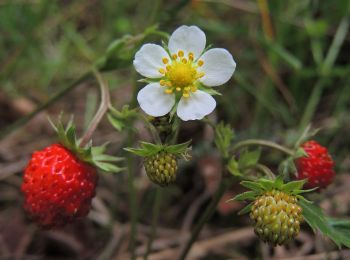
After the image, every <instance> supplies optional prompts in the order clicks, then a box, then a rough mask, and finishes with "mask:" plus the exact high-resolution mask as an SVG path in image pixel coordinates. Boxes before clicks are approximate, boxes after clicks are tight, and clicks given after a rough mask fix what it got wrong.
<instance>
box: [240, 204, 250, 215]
mask: <svg viewBox="0 0 350 260" xmlns="http://www.w3.org/2000/svg"><path fill="white" fill-rule="evenodd" d="M252 206H253V203H249V204H248V205H247V206H245V207H244V208H243V209H241V210H240V211H239V212H238V215H243V214H247V213H249V212H250V211H251V210H252Z"/></svg>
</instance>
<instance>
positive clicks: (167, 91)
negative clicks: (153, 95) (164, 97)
mask: <svg viewBox="0 0 350 260" xmlns="http://www.w3.org/2000/svg"><path fill="white" fill-rule="evenodd" d="M164 92H165V93H166V94H172V93H173V89H171V88H167V89H166V90H165V91H164Z"/></svg>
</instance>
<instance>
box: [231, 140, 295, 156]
mask: <svg viewBox="0 0 350 260" xmlns="http://www.w3.org/2000/svg"><path fill="white" fill-rule="evenodd" d="M252 145H257V146H265V147H269V148H273V149H276V150H278V151H281V152H283V153H285V154H287V155H290V156H293V155H294V151H293V150H291V149H289V148H287V147H285V146H282V145H279V144H276V143H274V142H271V141H266V140H260V139H248V140H244V141H241V142H238V143H237V144H236V145H235V146H233V147H232V149H231V152H237V151H238V150H240V149H242V148H244V147H247V146H252Z"/></svg>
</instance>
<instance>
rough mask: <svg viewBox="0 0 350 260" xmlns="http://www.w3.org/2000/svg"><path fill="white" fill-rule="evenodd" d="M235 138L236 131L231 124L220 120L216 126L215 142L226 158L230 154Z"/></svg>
mask: <svg viewBox="0 0 350 260" xmlns="http://www.w3.org/2000/svg"><path fill="white" fill-rule="evenodd" d="M233 138H234V131H233V129H232V127H231V126H230V125H229V124H226V125H225V124H224V122H220V123H219V124H218V125H217V126H216V127H215V144H216V147H217V148H218V149H219V151H220V153H221V154H222V155H223V157H224V158H227V157H228V156H229V153H228V149H229V147H230V145H231V142H232V140H233Z"/></svg>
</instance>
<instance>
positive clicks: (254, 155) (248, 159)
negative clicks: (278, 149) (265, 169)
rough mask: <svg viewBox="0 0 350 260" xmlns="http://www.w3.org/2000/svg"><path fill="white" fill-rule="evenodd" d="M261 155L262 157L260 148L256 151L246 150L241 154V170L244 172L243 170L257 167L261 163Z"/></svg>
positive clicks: (239, 164) (239, 165) (239, 162)
mask: <svg viewBox="0 0 350 260" xmlns="http://www.w3.org/2000/svg"><path fill="white" fill-rule="evenodd" d="M260 155H261V149H260V148H259V149H256V150H254V151H248V150H245V151H244V152H243V153H242V154H241V156H240V157H239V160H238V167H239V169H241V170H243V169H247V168H250V167H252V166H255V165H256V164H257V163H258V162H259V159H260Z"/></svg>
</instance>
